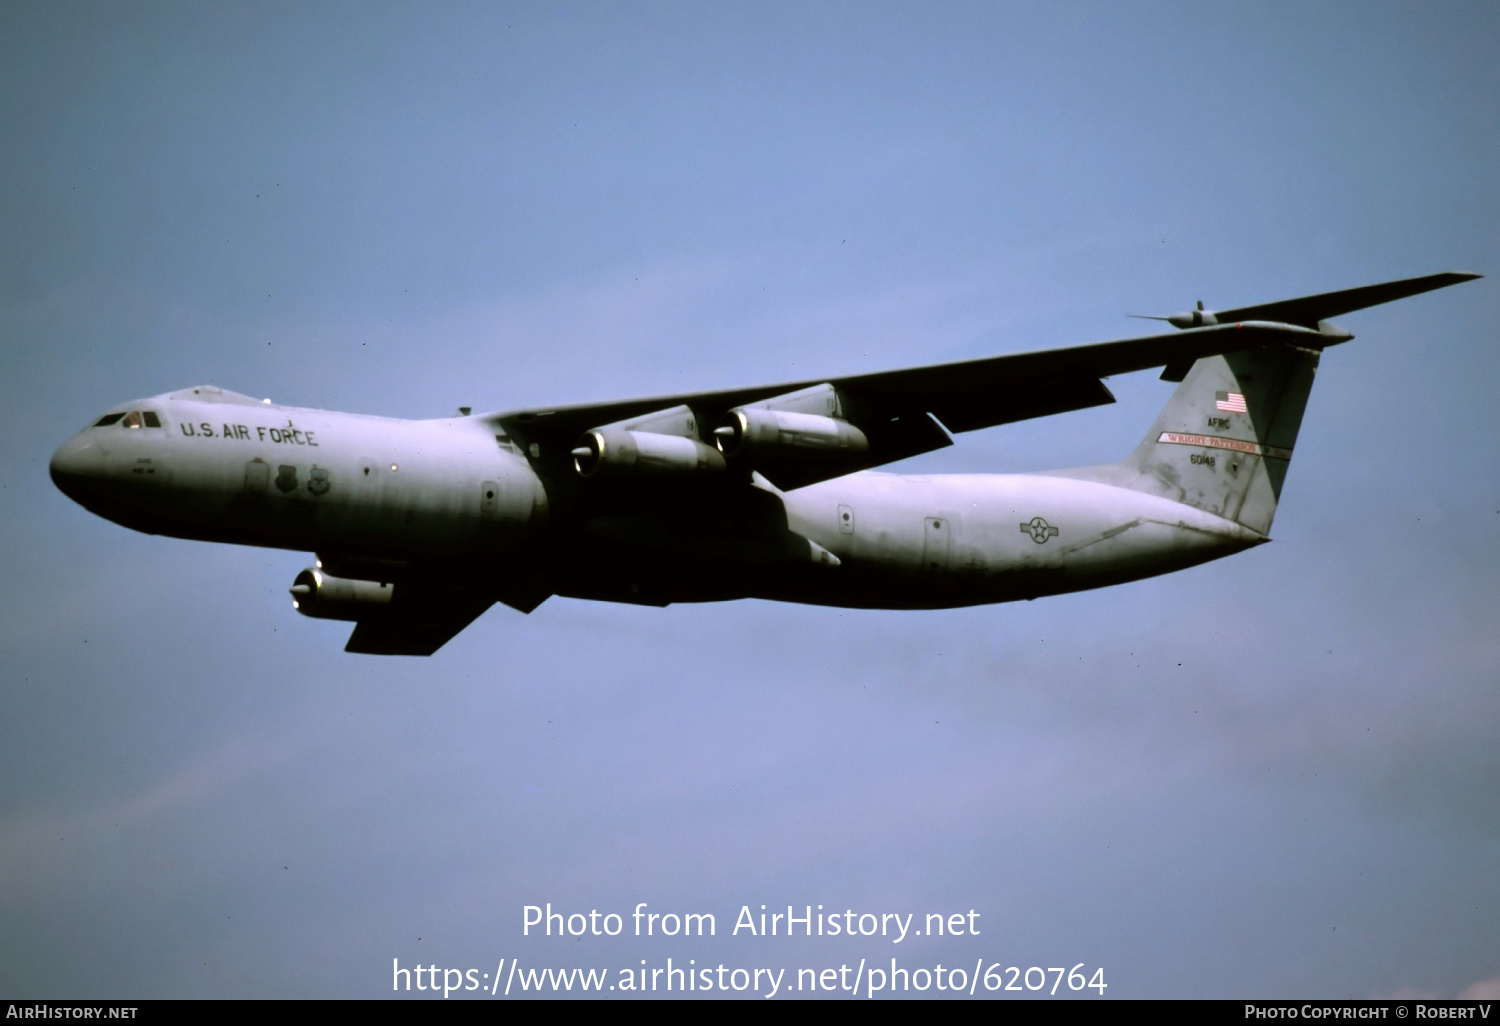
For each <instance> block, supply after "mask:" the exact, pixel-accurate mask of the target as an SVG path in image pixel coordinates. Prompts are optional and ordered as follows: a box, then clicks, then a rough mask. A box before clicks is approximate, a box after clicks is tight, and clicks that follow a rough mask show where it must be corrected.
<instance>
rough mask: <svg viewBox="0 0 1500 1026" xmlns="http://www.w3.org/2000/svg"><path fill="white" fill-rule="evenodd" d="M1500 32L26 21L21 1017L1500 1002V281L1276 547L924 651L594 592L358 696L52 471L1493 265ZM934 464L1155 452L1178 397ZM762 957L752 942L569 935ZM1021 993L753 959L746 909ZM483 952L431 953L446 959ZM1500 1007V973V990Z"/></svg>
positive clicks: (932, 11) (38, 13)
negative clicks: (380, 1008) (253, 406)
mask: <svg viewBox="0 0 1500 1026" xmlns="http://www.w3.org/2000/svg"><path fill="white" fill-rule="evenodd" d="M1497 28H1500V25H1497V15H1496V12H1495V9H1494V8H1493V6H1492V5H1485V4H1477V3H1476V4H1444V5H1438V6H1432V5H1415V4H1412V5H1403V4H1377V3H1358V4H1337V3H1321V4H1315V5H1309V4H1262V5H1238V6H1229V5H1192V4H1135V5H1119V4H1069V5H1051V6H1040V5H1008V4H989V3H985V4H960V3H947V4H936V5H933V4H920V5H918V4H848V5H845V4H834V3H826V4H818V5H776V4H766V3H757V4H744V5H729V4H715V5H706V4H704V5H672V4H629V5H604V4H567V5H563V4H557V5H502V4H478V5H461V4H452V5H433V4H424V5H417V6H411V5H380V4H311V5H302V4H255V5H241V6H237V7H223V6H216V5H201V6H193V5H170V4H151V5H144V6H143V5H132V4H115V3H112V4H85V3H73V4H27V3H10V4H7V5H6V6H5V7H4V8H3V10H0V132H3V137H4V138H5V139H6V140H7V142H6V145H5V146H4V147H3V148H0V181H3V184H4V189H3V193H0V396H3V399H4V402H5V408H6V409H7V411H8V415H7V416H6V417H5V423H6V428H7V430H6V431H5V432H4V433H3V435H0V469H3V474H0V511H3V512H0V516H3V522H4V525H5V532H4V542H3V543H0V553H3V559H4V563H3V568H4V572H3V574H0V660H3V663H0V665H4V666H5V668H6V669H5V672H4V675H3V679H4V686H3V688H0V991H4V992H6V993H11V994H26V995H36V996H56V997H75V996H99V995H127V994H128V995H133V996H141V997H157V996H163V997H164V996H350V997H365V996H368V997H376V996H381V995H383V994H386V993H389V990H388V989H387V988H388V986H389V978H388V977H387V976H386V975H385V974H386V973H388V972H389V969H390V965H391V959H392V958H399V959H400V960H401V962H402V964H403V965H407V964H416V963H418V962H421V963H423V964H432V963H436V964H440V965H443V966H445V967H456V968H477V969H480V971H489V972H493V969H492V968H490V967H492V966H493V965H494V963H495V962H496V961H497V960H498V959H499V958H502V957H504V958H520V959H522V961H523V964H526V965H532V966H537V967H540V966H571V965H580V966H583V965H589V966H611V967H616V966H620V967H623V966H632V965H638V964H639V961H640V959H643V958H644V959H647V960H648V961H649V962H651V963H652V964H653V965H659V964H663V963H664V960H665V959H666V958H667V957H669V956H670V957H673V958H675V959H677V960H678V961H679V963H680V961H681V960H682V959H684V958H689V957H691V958H696V959H698V960H699V962H700V963H701V962H703V961H704V960H705V959H708V960H712V961H713V962H715V963H717V962H720V961H722V962H724V964H726V965H730V966H733V965H745V966H752V967H753V966H757V965H765V966H785V967H787V968H788V969H789V970H790V971H795V969H796V968H798V967H801V966H817V967H822V966H825V965H835V966H836V965H837V964H839V963H840V962H841V961H845V960H848V959H855V960H857V959H859V958H866V957H868V958H871V959H875V958H884V957H889V956H890V955H891V954H892V953H894V954H897V955H899V956H900V957H901V958H902V959H903V960H905V959H908V958H910V959H912V960H913V961H912V963H911V964H912V965H918V964H932V963H935V962H937V961H942V960H944V959H947V960H948V961H949V964H963V965H972V964H973V962H974V961H975V960H976V959H981V958H982V959H984V960H985V961H986V962H987V963H988V962H990V961H1003V962H1005V964H1007V965H1009V964H1017V965H1020V966H1022V967H1023V968H1024V967H1026V966H1030V965H1043V966H1050V965H1057V964H1067V965H1069V966H1071V965H1073V964H1074V963H1077V962H1084V963H1087V964H1088V965H1090V966H1103V967H1104V969H1105V977H1106V979H1107V980H1108V981H1109V983H1110V990H1109V994H1110V995H1112V996H1184V997H1187V996H1268V997H1270V996H1304V997H1305V996H1329V997H1335V996H1351V997H1369V996H1379V995H1387V994H1392V993H1397V992H1402V993H1413V994H1416V993H1425V994H1434V995H1450V996H1451V995H1454V994H1457V993H1459V992H1461V991H1463V990H1464V989H1465V988H1468V987H1471V986H1473V985H1475V984H1476V983H1480V982H1481V981H1486V980H1494V979H1496V978H1497V977H1500V925H1497V924H1500V916H1496V915H1495V908H1496V905H1497V898H1500V884H1497V882H1496V881H1497V880H1500V873H1497V867H1500V783H1497V781H1500V758H1497V756H1496V749H1495V745H1494V738H1495V736H1496V733H1497V728H1500V698H1497V695H1496V683H1497V672H1496V667H1497V664H1500V642H1497V639H1496V636H1495V632H1494V629H1493V625H1494V623H1495V622H1496V618H1497V613H1500V599H1497V597H1496V589H1495V586H1494V585H1495V581H1496V578H1497V569H1500V559H1497V555H1500V552H1497V546H1496V543H1495V532H1496V529H1497V527H1500V437H1497V429H1496V426H1495V420H1494V416H1493V413H1492V411H1493V409H1494V398H1493V392H1494V387H1493V385H1494V382H1495V380H1497V377H1500V373H1497V371H1500V360H1497V357H1496V351H1495V346H1494V343H1493V338H1492V329H1491V327H1490V326H1491V325H1493V324H1494V323H1495V322H1496V315H1497V314H1500V304H1497V301H1496V298H1495V292H1494V286H1493V284H1492V282H1493V278H1488V279H1486V280H1484V281H1479V282H1474V283H1471V284H1467V285H1463V286H1460V287H1457V288H1454V289H1452V290H1449V291H1445V292H1440V293H1436V294H1433V295H1429V296H1423V297H1417V298H1414V299H1411V300H1407V301H1403V302H1401V303H1398V304H1395V305H1392V306H1389V307H1383V308H1379V309H1374V310H1370V311H1366V312H1363V313H1357V314H1352V315H1349V316H1348V317H1347V318H1344V319H1342V320H1341V323H1342V324H1344V325H1345V326H1347V327H1348V328H1350V329H1351V330H1352V331H1354V332H1355V333H1356V335H1358V336H1359V337H1358V338H1357V339H1356V340H1355V341H1354V342H1352V343H1350V344H1348V345H1346V346H1342V347H1339V348H1337V349H1335V350H1333V351H1331V352H1330V353H1329V354H1328V356H1327V357H1326V358H1325V360H1324V362H1323V367H1322V370H1321V373H1320V376H1319V380H1318V385H1317V388H1316V389H1315V390H1314V393H1313V396H1312V402H1311V404H1310V407H1309V411H1308V415H1307V419H1306V421H1305V422H1304V425H1303V432H1302V436H1301V438H1300V440H1299V444H1298V450H1297V459H1296V461H1295V462H1294V463H1293V465H1292V468H1291V471H1290V474H1289V478H1288V483H1287V486H1286V490H1285V492H1284V495H1283V502H1282V506H1281V510H1280V514H1279V516H1278V518H1277V522H1276V526H1275V530H1274V532H1273V534H1274V537H1275V539H1276V541H1275V543H1274V544H1272V545H1269V546H1263V547H1261V548H1259V549H1256V550H1254V551H1252V552H1249V553H1245V554H1242V555H1240V556H1237V557H1234V558H1232V559H1229V560H1224V561H1221V562H1219V563H1215V564H1210V565H1207V566H1203V567H1199V568H1195V569H1193V570H1190V571H1187V572H1184V573H1180V574H1176V575H1172V576H1169V577H1164V578H1160V579H1156V580H1152V581H1145V582H1139V583H1135V584H1131V585H1125V586H1122V587H1117V588H1112V589H1106V590H1102V591H1098V592H1092V593H1086V594H1081V595H1074V596H1065V597H1059V598H1053V599H1048V600H1043V601H1038V602H1034V603H1023V604H1019V605H1010V606H995V607H988V608H982V609H972V610H959V611H948V612H930V613H927V612H924V613H884V612H855V611H841V610H823V609H806V608H801V607H796V606H783V605H775V604H771V603H759V602H742V603H733V604H726V605H719V606H704V607H687V606H683V607H672V608H669V609H667V610H650V609H635V608H627V607H614V606H608V605H598V604H588V603H582V602H575V601H568V600H558V599H554V600H551V601H549V602H547V603H546V604H545V605H543V606H542V607H541V608H540V609H538V610H537V611H536V612H535V613H533V614H532V615H531V616H529V617H523V616H521V615H519V614H516V613H514V612H512V611H509V610H505V609H498V610H494V611H492V612H490V613H489V614H488V615H486V616H485V617H484V618H483V619H481V620H480V621H479V622H478V623H476V624H475V625H474V626H473V627H471V628H470V629H469V630H468V631H466V632H465V633H464V634H463V635H462V636H461V637H460V638H459V639H458V640H456V641H455V642H454V643H452V644H450V645H449V646H448V647H447V648H445V649H444V650H443V651H442V652H441V653H440V654H439V655H438V656H437V657H435V658H433V659H431V660H427V661H414V660H378V659H373V658H364V657H351V656H347V655H345V654H344V653H343V652H342V651H341V649H342V645H343V640H344V634H345V630H346V629H345V628H344V627H343V626H342V625H338V624H329V623H322V622H314V621H310V620H307V619H304V618H301V617H299V616H297V615H296V614H295V612H294V611H293V610H292V609H291V607H290V602H289V601H288V598H287V595H286V591H285V589H286V588H287V586H288V585H289V584H290V582H291V580H292V578H293V576H294V575H295V574H296V572H297V571H298V570H299V569H301V568H302V567H303V566H304V565H306V564H307V563H308V562H309V557H308V556H307V555H305V554H297V553H286V552H273V551H260V550H253V549H241V548H232V547H222V546H207V545H200V544H196V543H190V542H184V541H175V540H171V539H162V538H154V537H147V536H143V535H137V534H133V533H130V532H128V531H126V530H124V529H123V528H120V527H117V526H115V525H113V524H110V523H107V522H105V521H102V520H99V519H97V518H94V517H91V516H90V515H89V514H87V513H86V512H85V511H83V510H82V509H80V508H79V507H77V506H75V505H73V504H72V503H70V502H69V501H68V500H67V499H66V498H65V497H64V496H62V495H61V494H60V493H59V492H57V491H56V490H55V489H54V488H53V487H52V485H51V483H50V482H49V481H48V479H47V476H46V464H47V459H48V457H49V456H50V454H51V452H52V450H53V449H54V448H55V447H56V446H57V445H58V444H59V443H60V442H62V441H63V440H64V439H65V438H67V437H68V436H69V435H70V434H71V433H72V432H73V431H75V430H77V429H78V428H79V427H80V426H82V425H83V424H84V423H86V422H88V421H89V420H90V419H92V417H93V416H94V415H96V413H97V411H99V410H101V409H103V408H104V407H106V406H109V405H112V404H114V403H116V402H119V401H121V400H124V399H127V398H132V397H137V396H143V395H150V394H156V393H160V392H165V391H168V390H172V389H176V388H180V387H184V386H187V385H191V384H198V383H203V382H210V381H211V382H214V383H217V384H220V385H222V386H224V387H228V388H233V389H236V390H239V391H243V392H247V393H251V394H254V395H257V396H262V395H265V396H271V397H273V398H275V399H276V400H277V401H279V402H285V403H290V404H295V405H304V406H314V407H324V408H332V409H348V410H354V411H359V412H370V413H385V414H390V415H397V416H411V417H430V416H443V415H446V414H449V413H451V412H452V411H453V410H454V409H455V408H456V407H457V406H459V405H466V406H473V407H476V408H479V409H498V408H510V407H521V406H528V405H536V404H541V403H549V402H558V401H574V402H581V401H587V400H590V399H606V398H616V397H626V396H631V395H639V394H653V393H658V392H663V391H672V390H678V389H691V388H713V387H727V386H731V385H736V384H746V383H755V382H762V381H775V380H780V379H798V378H806V377H809V376H815V375H818V374H820V373H828V374H847V373H852V372H856V371H860V370H874V369H881V368H887V367H896V366H903V365H910V364H919V363H925V362H936V361H940V360H948V359H959V358H963V357H969V356H980V355H985V354H991V353H1000V352H1009V351H1021V350H1028V349H1040V348H1047V347H1051V346H1059V345H1069V344H1077V343H1082V342H1088V341H1095V340H1100V339H1107V338H1112V337H1120V336H1124V335H1128V334H1131V333H1133V332H1136V331H1138V330H1139V328H1140V322H1132V321H1127V320H1125V319H1124V318H1123V316H1122V315H1124V314H1127V313H1168V312H1172V311H1175V310H1178V309H1183V308H1186V307H1188V306H1189V305H1191V303H1192V302H1193V301H1195V300H1198V299H1202V300H1204V301H1206V302H1207V304H1208V305H1209V306H1210V307H1213V306H1215V305H1219V306H1231V305H1242V304H1246V303H1251V302H1259V301H1265V300H1270V299H1276V298H1282V297H1286V296H1294V295H1301V294H1305V293H1309V292H1318V291H1324V290H1328V289H1334V288H1342V287H1349V286H1354V285H1360V284H1366V283H1369V282H1374V281H1381V280H1386V279H1390V278H1399V277H1406V276H1411V275H1416V274H1424V273H1431V272H1434V271H1439V270H1453V269H1460V270H1472V271H1477V272H1481V273H1487V274H1493V273H1495V272H1497V271H1500V260H1497V259H1496V257H1497V249H1500V246H1497V242H1496V240H1497V238H1500V232H1497V228H1500V218H1497V203H1496V192H1495V185H1494V183H1495V181H1496V172H1497V170H1500V160H1497V157H1500V154H1497V147H1500V135H1497V134H1496V132H1495V131H1494V126H1495V125H1496V123H1497V114H1500V110H1497V105H1500V81H1497V79H1500V70H1497V66H1496V63H1495V61H1494V60H1493V55H1492V54H1491V52H1490V50H1491V48H1492V43H1493V40H1494V39H1495V38H1496V30H1497ZM1110 386H1111V388H1112V389H1113V390H1114V391H1115V393H1116V395H1117V397H1118V398H1119V400H1120V402H1119V403H1118V404H1116V405H1114V406H1111V407H1107V408H1104V409H1097V410H1090V411H1085V412H1082V413H1078V414H1072V415H1068V416H1066V417H1062V418H1053V419H1049V420H1045V421H1038V422H1032V423H1028V424H1023V425H1014V426H1011V427H1007V428H1002V429H996V430H992V431H988V432H981V433H978V434H973V435H966V436H962V437H961V439H960V443H959V444H958V445H957V446H955V447H953V448H952V449H949V450H945V451H943V452H941V453H937V454H932V455H930V456H927V457H922V458H919V459H918V460H914V461H911V462H910V463H909V464H907V465H903V466H902V467H901V468H898V469H910V470H911V471H912V472H924V471H938V470H941V471H950V472H966V471H967V472H992V471H1024V470H1032V469H1041V468H1049V467H1058V466H1068V465H1076V464H1087V463H1096V462H1104V461H1109V460H1114V459H1119V458H1121V457H1122V456H1124V455H1125V454H1126V453H1127V452H1128V451H1129V450H1130V449H1131V448H1132V447H1133V446H1134V444H1135V443H1136V441H1137V440H1138V439H1139V438H1140V436H1141V435H1142V433H1143V432H1144V431H1145V430H1146V428H1147V427H1148V426H1149V425H1150V423H1151V421H1152V419H1153V417H1154V415H1155V413H1156V411H1157V409H1158V408H1159V407H1160V405H1161V404H1162V403H1163V402H1164V401H1165V399H1166V396H1167V394H1168V393H1169V391H1170V386H1167V385H1165V384H1163V383H1161V382H1159V381H1157V380H1156V379H1155V377H1154V376H1153V375H1151V374H1149V373H1148V374H1144V375H1135V376H1129V377H1124V378H1118V379H1115V380H1113V381H1111V382H1110ZM548 901H550V902H552V903H553V905H554V906H556V907H559V908H566V909H571V910H574V911H587V910H588V909H591V908H598V909H600V910H613V911H618V912H628V911H629V910H630V909H631V908H633V907H634V905H635V904H636V903H637V902H641V901H645V902H648V903H650V906H651V907H652V908H654V909H659V910H663V911H666V910H681V911H704V912H713V913H715V914H716V915H717V916H718V918H719V922H720V932H721V936H719V937H716V938H714V939H713V940H712V941H708V940H705V941H701V942H699V941H693V942H687V941H680V942H678V941H674V942H671V943H668V942H664V941H661V940H660V939H653V940H649V941H636V940H634V939H627V938H618V939H612V940H606V939H595V938H587V939H585V940H583V941H574V940H569V941H567V942H561V943H560V942H558V941H557V940H556V939H553V940H552V941H547V940H546V939H538V938H535V937H530V938H525V937H522V936H521V909H522V907H523V906H524V905H527V904H540V903H545V902H548ZM761 903H765V904H768V905H771V906H773V907H774V906H784V905H786V904H793V905H796V906H798V907H799V908H800V907H801V906H803V905H806V904H813V905H817V904H819V903H821V904H824V905H825V906H826V907H827V908H830V909H832V908H834V907H835V906H838V907H839V908H840V909H843V908H853V909H856V910H861V911H873V912H902V913H905V912H915V913H918V914H919V915H921V914H925V913H927V912H936V911H966V910H968V909H970V908H973V909H976V910H978V911H980V912H981V913H982V915H983V918H982V919H981V920H980V923H981V924H982V928H985V929H987V930H988V931H992V932H986V933H984V934H982V935H981V937H977V938H944V939H939V938H922V939H921V940H920V943H919V942H917V941H916V940H915V939H914V940H913V941H909V942H906V943H904V944H903V945H902V946H901V948H899V949H894V951H893V949H891V947H890V946H889V945H887V944H882V943H875V942H872V941H858V942H853V943H849V942H843V941H839V942H835V941H832V940H828V939H824V940H821V941H820V940H818V939H813V940H804V939H799V940H796V941H792V942H787V941H785V940H772V939H765V940H763V941H757V942H751V941H748V940H747V939H746V938H745V937H743V935H742V936H740V937H724V936H722V933H723V932H724V931H725V928H726V927H727V926H728V925H729V924H730V923H732V921H733V919H734V916H735V914H736V913H737V912H738V910H739V908H740V907H741V905H745V904H749V905H751V906H752V907H756V906H758V905H760V904H761ZM419 938H420V939H419ZM1495 986H1497V987H1500V984H1495Z"/></svg>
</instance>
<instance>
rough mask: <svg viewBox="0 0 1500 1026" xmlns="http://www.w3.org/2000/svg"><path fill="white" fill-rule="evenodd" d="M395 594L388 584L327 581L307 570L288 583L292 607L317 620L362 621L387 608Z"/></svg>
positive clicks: (344, 579)
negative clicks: (392, 595)
mask: <svg viewBox="0 0 1500 1026" xmlns="http://www.w3.org/2000/svg"><path fill="white" fill-rule="evenodd" d="M395 590H396V588H395V586H394V585H392V584H391V583H390V582H388V581H354V580H350V579H349V578H347V577H330V576H329V575H328V574H325V573H324V572H323V571H322V570H320V569H318V568H317V567H312V566H310V567H308V568H307V569H306V570H304V571H302V572H301V573H300V574H298V575H297V579H296V580H294V581H293V582H292V588H291V591H292V607H293V608H294V609H296V610H297V612H299V613H301V614H302V615H303V616H312V617H316V618H317V619H319V620H363V619H364V618H365V617H367V616H370V615H371V614H372V613H378V612H380V611H381V610H383V609H385V608H386V607H387V606H389V605H390V604H391V594H392V593H393V592H394V591H395Z"/></svg>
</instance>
